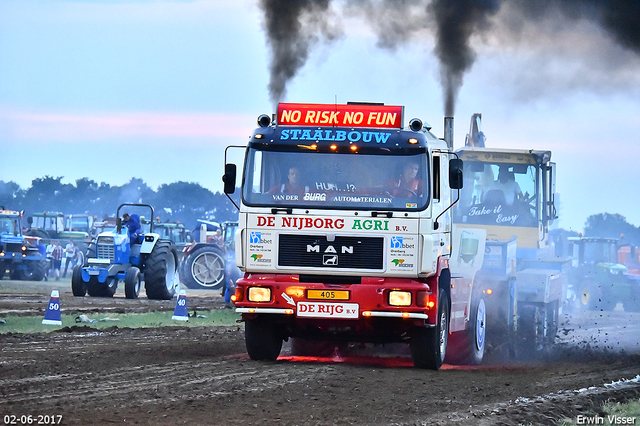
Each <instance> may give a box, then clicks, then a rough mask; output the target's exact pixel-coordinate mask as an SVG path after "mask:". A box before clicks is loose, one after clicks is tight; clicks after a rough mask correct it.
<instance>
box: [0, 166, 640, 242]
mask: <svg viewBox="0 0 640 426" xmlns="http://www.w3.org/2000/svg"><path fill="white" fill-rule="evenodd" d="M62 179H63V176H59V177H51V176H45V177H43V178H37V179H34V180H33V181H32V182H31V186H30V187H29V188H26V189H23V188H21V187H20V186H19V185H18V184H17V183H15V182H11V181H9V182H5V181H2V180H0V206H4V207H5V208H7V209H10V210H24V211H25V216H29V215H31V214H33V213H41V212H45V211H47V212H62V213H65V214H80V213H86V214H90V215H93V216H97V217H98V219H102V218H103V217H104V216H113V215H115V212H116V209H117V208H118V206H119V205H120V204H122V203H144V204H150V205H151V206H153V208H154V209H155V213H156V216H157V217H160V220H161V221H162V222H181V223H183V224H184V225H185V226H186V227H188V228H189V229H195V228H196V227H197V219H208V220H215V221H218V222H223V221H227V220H229V221H235V220H237V218H238V211H237V209H236V208H235V206H234V205H233V204H231V202H230V201H229V199H228V198H227V197H226V195H225V194H223V193H220V192H215V193H213V192H211V191H210V190H208V189H206V188H204V187H202V186H201V185H199V184H197V183H192V182H174V183H170V184H164V185H161V186H160V187H158V189H157V191H154V190H153V189H152V188H150V187H149V186H148V185H147V184H146V183H145V182H144V181H143V180H142V179H138V178H132V179H131V180H130V181H129V182H127V183H125V184H124V185H122V186H112V185H109V184H108V183H105V182H101V183H100V184H98V183H97V182H96V181H94V180H91V179H89V178H82V179H78V180H76V182H75V184H63V183H62V182H61V180H62ZM239 193H240V191H239V190H236V192H235V194H233V196H232V197H233V199H234V201H235V202H236V203H239ZM584 236H588V237H606V238H621V237H622V241H623V243H627V244H629V243H630V244H633V245H636V246H640V228H639V227H636V226H634V225H632V224H630V223H629V222H627V220H626V218H625V217H624V216H622V215H620V214H615V213H614V214H612V213H599V214H595V215H591V216H589V217H588V218H587V221H586V223H585V226H584Z"/></svg>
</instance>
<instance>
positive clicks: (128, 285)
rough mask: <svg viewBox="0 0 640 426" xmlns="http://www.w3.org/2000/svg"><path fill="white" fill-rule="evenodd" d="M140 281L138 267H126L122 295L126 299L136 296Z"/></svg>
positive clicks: (135, 297)
mask: <svg viewBox="0 0 640 426" xmlns="http://www.w3.org/2000/svg"><path fill="white" fill-rule="evenodd" d="M141 282H142V280H141V277H140V269H138V268H137V267H135V266H132V267H130V268H129V269H127V273H126V274H125V276H124V295H125V297H126V298H127V299H137V298H138V296H139V295H140V286H141Z"/></svg>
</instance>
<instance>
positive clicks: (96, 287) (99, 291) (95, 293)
mask: <svg viewBox="0 0 640 426" xmlns="http://www.w3.org/2000/svg"><path fill="white" fill-rule="evenodd" d="M117 288H118V279H117V278H107V280H106V281H105V282H103V283H101V282H99V281H98V278H97V277H91V278H90V279H89V282H88V283H87V293H89V296H91V297H113V295H114V294H116V289H117Z"/></svg>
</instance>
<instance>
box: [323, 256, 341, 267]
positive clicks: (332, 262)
mask: <svg viewBox="0 0 640 426" xmlns="http://www.w3.org/2000/svg"><path fill="white" fill-rule="evenodd" d="M322 264H323V265H325V266H338V255H337V254H325V255H323V256H322Z"/></svg>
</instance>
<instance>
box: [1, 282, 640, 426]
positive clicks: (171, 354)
mask: <svg viewBox="0 0 640 426" xmlns="http://www.w3.org/2000/svg"><path fill="white" fill-rule="evenodd" d="M50 287H51V286H47V285H45V284H44V283H42V284H41V285H39V286H33V285H32V286H27V287H24V288H22V289H20V290H23V291H21V292H20V293H19V295H16V291H17V290H16V289H15V288H8V287H7V281H6V280H5V281H3V282H2V283H1V286H0V293H2V297H0V317H2V316H3V314H1V312H4V311H6V310H7V309H17V310H21V309H26V310H32V311H38V308H34V306H36V307H40V306H42V307H43V306H44V305H45V304H46V302H47V301H48V294H49V291H50V290H49V289H50ZM10 293H13V294H12V295H11V296H9V295H8V294H10ZM28 293H33V294H32V295H31V296H29V295H28ZM188 294H189V293H188ZM206 294H207V293H205V295H206ZM205 295H203V296H198V295H195V297H193V298H190V304H191V305H194V304H195V305H207V307H208V308H212V309H215V308H216V307H219V306H220V304H221V299H220V298H219V297H217V295H215V294H214V295H213V296H205ZM42 300H44V302H42ZM61 302H63V307H64V306H66V309H67V311H68V312H72V311H76V312H96V310H98V311H100V310H105V312H113V310H116V311H135V310H144V309H165V310H171V309H173V307H174V304H175V301H170V302H154V301H149V300H146V299H140V300H137V301H131V300H127V299H124V298H123V297H116V298H114V299H94V298H73V297H69V295H68V294H67V292H66V291H65V290H61ZM203 307H204V306H203ZM568 320H569V321H568V323H567V324H566V326H565V327H563V328H562V330H561V333H560V335H561V336H560V338H559V342H560V343H559V345H558V351H557V352H556V353H555V354H554V355H553V357H552V359H550V360H548V361H547V362H546V363H544V364H543V363H540V364H535V365H524V364H517V363H511V364H510V365H504V364H499V363H496V362H494V363H489V364H488V365H484V366H481V367H474V368H470V367H464V368H463V367H452V366H447V365H445V366H444V368H443V369H442V370H441V371H438V372H434V371H423V370H417V369H414V368H413V367H412V366H411V361H410V359H409V358H408V356H407V354H406V351H403V350H402V348H401V349H397V348H395V347H386V348H384V349H383V350H379V349H378V348H369V347H367V348H365V349H360V350H357V351H356V352H355V354H354V355H353V356H350V357H348V358H324V359H320V358H318V359H311V358H299V357H291V356H289V355H288V352H287V351H288V348H287V347H286V346H285V350H284V351H283V354H282V356H281V357H280V358H279V359H278V361H276V362H254V361H251V360H249V359H248V357H247V355H246V353H245V349H244V340H243V328H242V326H241V325H240V326H238V327H235V326H234V327H211V328H204V327H203V328H199V327H198V328H186V327H166V328H158V329H119V328H116V327H114V328H111V329H107V330H103V331H100V332H97V331H96V330H94V329H91V328H88V327H73V328H70V329H69V328H67V329H59V330H56V331H54V332H51V333H46V334H33V335H15V334H14V335H11V334H1V335H0V348H1V349H0V351H1V358H0V395H1V399H0V414H1V415H2V416H3V418H4V416H5V415H16V416H20V415H33V416H38V415H50V416H51V415H61V416H62V424H70V425H71V424H73V425H81V424H82V425H86V424H113V423H115V424H119V423H133V424H219V425H233V424H243V425H246V424H256V425H257V424H273V425H275V424H278V425H280V424H284V425H297V424H312V425H316V424H317V425H332V424H337V425H342V424H344V425H347V424H362V425H378V424H379V425H388V424H486V425H493V424H509V425H516V424H519V423H523V424H527V423H531V424H555V421H556V420H557V419H559V418H561V417H569V418H575V417H576V416H577V415H579V414H581V415H588V414H589V409H591V408H593V407H595V408H596V409H597V408H598V407H599V405H600V403H601V401H603V400H627V399H629V398H638V397H640V383H639V380H640V379H638V375H639V374H640V346H638V337H637V336H638V335H640V314H626V313H624V312H617V311H616V312H612V313H608V314H602V313H597V312H592V313H589V314H585V315H575V316H573V317H571V318H568ZM633 378H636V380H632V381H625V382H620V383H617V384H614V385H611V384H612V382H618V381H620V380H621V379H633ZM34 418H35V417H34ZM469 419H471V420H469Z"/></svg>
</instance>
